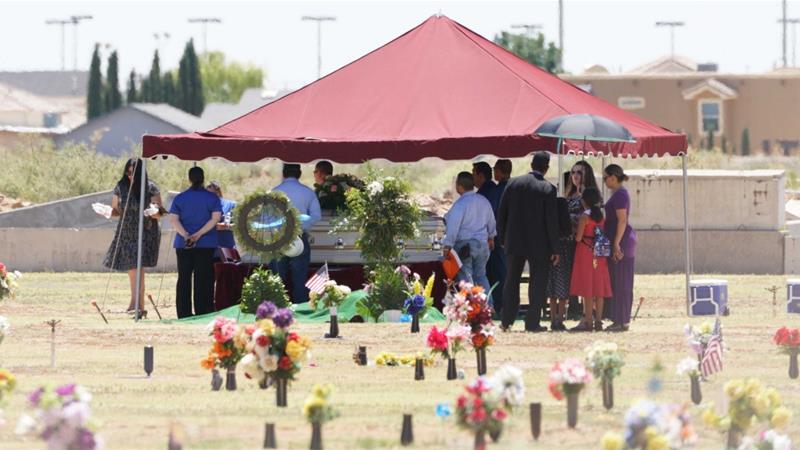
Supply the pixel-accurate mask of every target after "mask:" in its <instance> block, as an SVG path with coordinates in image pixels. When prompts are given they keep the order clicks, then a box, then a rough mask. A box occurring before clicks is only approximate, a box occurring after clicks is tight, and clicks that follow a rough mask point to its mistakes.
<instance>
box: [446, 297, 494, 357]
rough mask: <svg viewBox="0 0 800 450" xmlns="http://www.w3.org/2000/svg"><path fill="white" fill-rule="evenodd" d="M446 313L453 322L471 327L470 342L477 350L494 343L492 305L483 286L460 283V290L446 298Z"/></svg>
mask: <svg viewBox="0 0 800 450" xmlns="http://www.w3.org/2000/svg"><path fill="white" fill-rule="evenodd" d="M444 315H445V317H447V319H448V320H450V321H452V322H455V323H457V324H459V325H461V326H466V327H469V330H470V336H469V340H470V344H472V347H473V348H474V349H475V350H476V351H478V350H482V349H483V350H485V349H486V348H487V347H489V346H490V345H492V344H494V324H493V323H492V306H491V305H490V304H489V300H488V297H487V296H486V293H485V292H483V288H482V287H480V286H475V285H473V284H471V283H467V282H465V281H462V282H461V283H459V285H458V292H456V293H455V294H451V295H448V298H447V299H445V307H444Z"/></svg>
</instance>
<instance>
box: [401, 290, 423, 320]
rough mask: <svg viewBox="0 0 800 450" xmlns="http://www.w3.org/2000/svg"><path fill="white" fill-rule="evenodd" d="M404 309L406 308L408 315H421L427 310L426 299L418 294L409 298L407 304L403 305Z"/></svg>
mask: <svg viewBox="0 0 800 450" xmlns="http://www.w3.org/2000/svg"><path fill="white" fill-rule="evenodd" d="M403 308H405V310H406V313H408V314H411V315H412V316H413V315H414V314H419V312H420V311H422V310H423V309H424V308H425V297H423V296H421V295H419V294H417V295H415V296H413V297H409V298H407V299H406V302H405V303H404V304H403Z"/></svg>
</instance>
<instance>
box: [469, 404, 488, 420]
mask: <svg viewBox="0 0 800 450" xmlns="http://www.w3.org/2000/svg"><path fill="white" fill-rule="evenodd" d="M469 418H470V420H471V421H472V422H473V423H477V422H483V421H484V420H486V410H485V409H484V408H483V407H480V408H475V409H473V410H472V414H470V417H469Z"/></svg>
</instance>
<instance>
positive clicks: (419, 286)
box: [414, 280, 422, 295]
mask: <svg viewBox="0 0 800 450" xmlns="http://www.w3.org/2000/svg"><path fill="white" fill-rule="evenodd" d="M420 294H422V283H420V282H419V280H415V281H414V295H420Z"/></svg>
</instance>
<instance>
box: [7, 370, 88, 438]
mask: <svg viewBox="0 0 800 450" xmlns="http://www.w3.org/2000/svg"><path fill="white" fill-rule="evenodd" d="M91 399H92V396H91V394H89V392H88V391H87V390H86V389H85V388H83V387H82V386H79V385H76V384H65V385H62V386H58V387H55V388H54V387H52V386H45V387H41V388H39V389H37V390H35V391H33V392H32V393H31V394H30V395H29V396H28V404H29V406H30V407H31V408H32V409H33V413H32V414H23V415H22V417H20V419H19V423H18V424H17V429H16V432H17V434H20V435H30V436H36V437H37V438H39V439H41V440H43V441H45V442H46V443H47V448H48V449H66V450H96V449H101V448H103V442H102V440H101V439H100V437H99V436H98V435H97V432H96V424H95V423H94V421H93V420H92V418H91V408H90V406H89V403H90V402H91Z"/></svg>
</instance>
